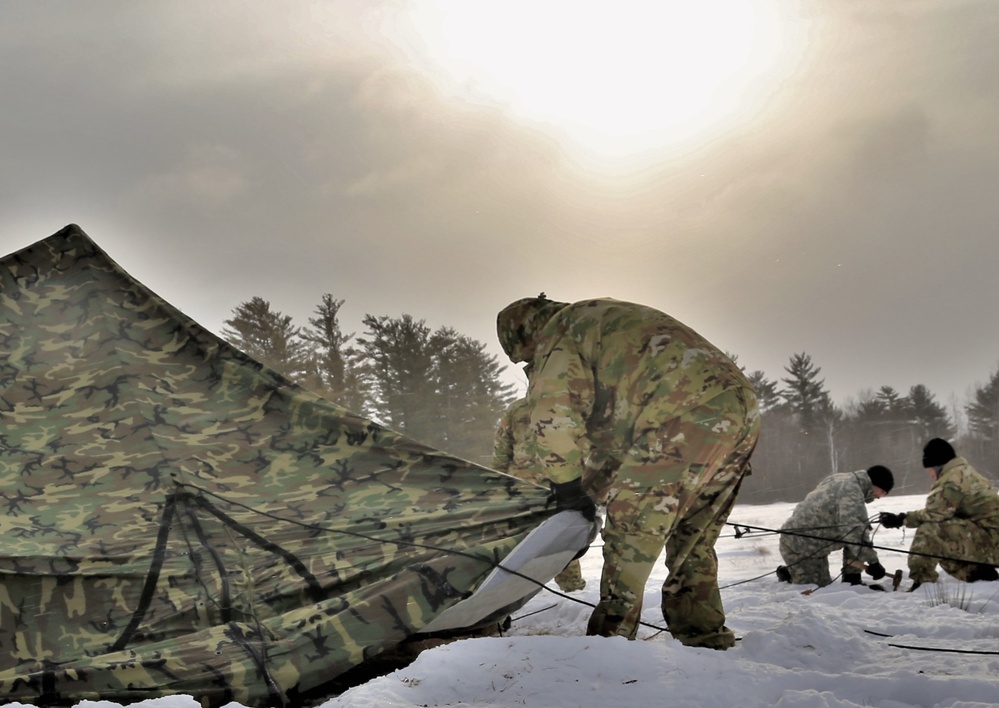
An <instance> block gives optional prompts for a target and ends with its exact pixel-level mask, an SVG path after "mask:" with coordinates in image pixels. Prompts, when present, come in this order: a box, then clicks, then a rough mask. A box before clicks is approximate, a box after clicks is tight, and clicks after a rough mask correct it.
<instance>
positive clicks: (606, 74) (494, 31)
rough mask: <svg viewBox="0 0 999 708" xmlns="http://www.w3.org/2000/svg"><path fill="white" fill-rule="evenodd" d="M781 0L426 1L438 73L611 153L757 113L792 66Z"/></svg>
mask: <svg viewBox="0 0 999 708" xmlns="http://www.w3.org/2000/svg"><path fill="white" fill-rule="evenodd" d="M778 1H779V0H679V1H678V0H615V1H614V2H609V1H604V2H595V1H592V0H505V1H504V2H480V1H477V0H426V1H423V0H417V1H416V3H415V5H414V6H413V7H414V9H413V12H412V15H411V16H410V19H411V21H412V23H413V29H414V30H415V33H416V36H417V37H418V38H419V39H418V44H419V45H420V46H421V47H422V51H421V54H422V58H423V61H425V62H426V63H427V64H426V68H427V70H428V72H429V73H430V74H431V75H432V76H433V77H434V78H435V79H436V80H437V81H438V82H440V83H441V84H442V85H443V86H444V87H445V88H446V89H447V90H449V91H450V92H454V93H460V94H461V95H462V96H463V97H464V98H474V99H479V100H489V101H491V102H493V103H497V104H500V105H503V106H504V107H505V108H506V109H507V110H509V111H510V112H511V113H513V114H514V115H516V116H517V117H518V118H520V119H524V120H527V121H532V122H534V123H538V124H542V125H544V126H545V127H546V128H547V129H549V130H552V131H555V132H557V133H558V134H559V136H560V137H562V138H565V139H569V140H571V141H573V142H575V143H576V144H577V146H578V147H581V148H584V149H586V150H587V151H589V152H591V153H593V154H594V155H595V156H599V157H602V158H611V157H626V158H631V157H634V156H635V155H637V154H640V153H647V152H648V151H649V150H662V149H673V150H676V149H682V148H683V144H684V143H687V142H689V141H691V140H692V139H697V138H699V137H700V138H703V137H704V136H706V135H707V134H708V133H711V132H714V131H717V130H719V129H724V127H725V125H726V124H731V123H732V122H733V121H735V120H736V119H738V118H739V117H740V116H746V117H748V116H751V115H753V114H755V113H756V112H757V111H758V110H759V109H760V106H761V104H762V102H763V101H764V100H765V98H766V95H767V94H768V92H770V91H771V90H772V89H773V88H774V85H775V83H776V82H777V81H778V80H779V78H780V77H779V75H780V74H781V72H780V71H779V69H780V68H781V66H782V65H783V66H787V65H788V64H789V63H791V61H792V60H790V58H789V56H788V54H789V50H790V47H789V45H790V42H789V41H788V40H787V38H786V37H784V32H785V30H784V25H783V22H782V18H781V16H780V12H779V4H778Z"/></svg>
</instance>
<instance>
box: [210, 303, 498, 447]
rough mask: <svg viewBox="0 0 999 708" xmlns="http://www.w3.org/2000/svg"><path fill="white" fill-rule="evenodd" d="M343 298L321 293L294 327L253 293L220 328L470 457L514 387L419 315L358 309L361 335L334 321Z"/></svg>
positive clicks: (493, 362) (300, 374)
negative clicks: (347, 331) (368, 312)
mask: <svg viewBox="0 0 999 708" xmlns="http://www.w3.org/2000/svg"><path fill="white" fill-rule="evenodd" d="M343 303H344V301H343V300H338V299H335V298H334V297H333V296H332V295H330V294H325V295H323V297H322V300H321V302H320V303H319V305H318V306H317V307H316V309H315V311H314V316H313V317H310V318H309V322H308V325H306V326H302V327H299V326H297V325H296V324H295V323H294V322H293V320H292V318H291V317H289V316H287V315H284V314H282V313H281V312H279V311H277V310H274V309H272V308H271V305H270V303H269V302H267V301H266V300H264V299H263V298H260V297H254V298H252V299H251V300H249V301H248V302H244V303H242V304H240V305H239V306H238V307H236V308H235V309H234V310H233V313H232V317H230V318H229V319H227V320H226V321H225V327H224V328H223V330H222V336H223V337H224V338H225V339H226V340H227V341H228V342H229V343H230V344H232V345H233V346H235V347H236V348H238V349H241V350H242V351H243V352H244V353H246V354H248V355H249V356H251V357H253V358H254V359H256V360H257V361H259V362H261V363H262V364H264V365H266V366H268V367H270V368H271V369H274V370H275V371H277V372H279V373H281V374H283V375H284V376H285V377H286V378H288V379H290V380H291V381H294V382H295V383H298V384H300V385H302V386H304V387H306V388H308V389H311V390H312V391H314V392H315V393H317V394H319V395H320V396H323V397H324V398H326V399H327V400H329V401H332V402H333V403H336V404H338V405H340V406H342V407H343V408H345V409H347V410H349V411H350V412H352V413H356V414H358V415H361V416H364V417H366V418H372V419H374V420H377V421H378V422H380V423H382V424H384V425H386V426H387V427H389V428H391V429H393V430H395V431H397V432H399V433H403V434H404V435H407V436H408V437H411V438H413V439H415V440H417V441H419V442H422V443H424V444H427V445H430V446H432V447H435V448H437V449H439V450H444V451H446V452H449V453H451V454H454V455H457V456H459V457H462V458H464V459H467V460H470V461H472V462H477V463H479V464H488V462H489V460H490V459H491V457H492V446H493V434H494V431H495V429H496V425H497V422H498V421H499V419H500V416H501V415H502V413H503V410H504V409H505V408H506V406H507V405H508V403H509V402H510V400H511V399H512V398H513V395H512V392H513V386H512V385H511V384H504V383H503V382H502V381H501V379H500V374H501V373H502V372H503V367H502V366H500V364H499V362H498V360H497V358H496V357H495V356H493V355H490V354H487V353H486V347H485V345H484V344H482V343H480V342H477V341H475V340H474V339H471V338H470V337H466V336H465V335H462V334H459V333H458V332H456V331H455V330H453V329H451V328H449V327H441V328H439V329H437V330H434V331H431V329H430V327H428V326H427V325H426V324H425V323H424V321H423V320H415V319H413V318H412V317H411V316H410V315H405V314H404V315H402V316H401V317H396V318H393V317H387V316H378V317H376V316H374V315H365V316H364V320H363V323H364V326H365V327H366V331H365V332H364V333H363V335H361V336H355V334H354V333H350V334H345V333H344V332H343V331H342V329H341V326H340V317H339V315H340V308H341V307H342V306H343Z"/></svg>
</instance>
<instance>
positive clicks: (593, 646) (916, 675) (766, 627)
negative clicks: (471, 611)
mask: <svg viewBox="0 0 999 708" xmlns="http://www.w3.org/2000/svg"><path fill="white" fill-rule="evenodd" d="M923 501H924V497H922V496H908V497H899V498H892V497H887V498H885V499H881V500H878V501H875V502H873V503H871V504H869V505H868V510H869V511H870V513H871V515H872V516H875V515H876V514H877V513H878V512H880V511H893V512H899V511H907V510H911V509H916V508H920V507H922V505H923ZM792 508H793V504H772V505H767V506H737V507H736V509H735V510H734V511H733V513H732V516H731V518H730V519H729V521H730V523H734V524H740V525H746V526H752V527H761V528H766V529H776V528H778V527H779V526H780V525H781V523H783V521H784V520H785V519H786V518H787V517H788V516H789V515H790V513H791V509H792ZM911 540H912V531H911V530H909V531H905V530H902V529H898V530H888V529H880V530H878V531H877V532H876V534H875V536H874V543H875V545H877V546H884V547H886V548H889V549H899V550H904V549H906V548H907V547H908V545H909V543H910V542H911ZM598 546H599V538H598V540H597V542H596V543H595V545H594V547H593V548H591V549H590V552H589V553H588V554H587V555H586V556H585V557H584V558H583V571H584V574H585V575H586V577H587V587H586V588H585V589H584V590H582V591H579V592H577V593H573V594H572V595H571V596H570V598H571V599H567V598H562V597H558V596H556V595H554V594H552V593H549V592H545V591H543V592H542V593H540V594H539V595H538V596H536V597H535V598H534V599H533V600H531V602H530V603H529V604H528V605H527V606H526V607H524V608H523V609H522V610H520V611H519V612H517V613H516V614H515V616H514V621H513V624H512V626H511V628H510V630H509V632H507V635H506V636H503V637H494V638H486V639H469V640H462V641H458V642H453V643H451V644H447V645H443V646H440V647H437V648H434V649H430V650H427V651H425V652H423V653H422V654H421V655H420V656H419V657H418V658H417V659H416V661H415V662H413V663H412V664H411V665H410V666H408V667H406V668H404V669H401V670H399V671H396V672H394V673H391V674H389V675H386V676H383V677H380V678H377V679H374V680H371V681H369V682H368V683H366V684H364V685H361V686H357V687H355V688H353V689H351V690H349V691H347V692H346V693H344V694H342V695H340V696H339V697H337V698H334V699H331V700H329V701H327V702H326V703H324V704H322V708H346V707H348V706H349V707H351V708H385V707H388V706H392V707H397V708H408V707H413V708H416V707H424V706H450V707H454V708H465V707H467V708H472V707H475V708H478V707H480V706H539V707H544V708H549V707H556V706H567V707H568V706H572V707H576V706H615V707H617V706H624V707H628V706H636V707H638V706H641V707H642V708H646V707H648V706H698V707H701V708H710V707H714V706H717V707H724V708H729V707H731V706H739V707H740V708H755V707H763V706H778V707H780V708H852V707H854V706H880V707H881V708H907V707H909V706H940V707H946V708H971V707H972V706H975V707H981V706H997V705H999V582H991V583H975V584H972V585H969V584H965V583H961V582H958V581H956V580H953V579H951V578H949V577H948V576H945V575H941V578H942V580H941V582H940V583H938V584H936V585H924V586H922V587H920V588H919V589H918V590H917V591H916V592H914V593H907V592H904V590H906V589H907V588H908V587H909V585H910V584H911V583H910V582H909V580H908V578H907V577H906V578H905V580H903V584H902V587H901V589H900V591H898V592H892V590H891V579H890V577H889V578H885V579H884V580H882V581H881V582H880V584H883V585H884V586H885V588H886V591H885V592H877V591H874V590H871V589H869V588H867V587H850V586H848V585H844V584H842V583H840V582H838V581H837V582H836V583H834V584H833V585H831V586H829V587H826V588H822V589H819V590H816V591H815V592H814V593H811V594H808V595H803V594H802V590H805V589H808V588H809V587H811V586H790V585H787V584H783V583H778V582H777V580H776V577H775V576H774V574H773V571H774V569H775V568H776V567H777V565H778V564H779V563H780V554H779V552H778V550H777V536H776V535H775V534H767V533H762V532H759V531H753V532H751V533H749V534H745V535H743V536H742V537H741V538H736V537H735V529H734V528H732V527H731V526H729V527H727V528H726V531H725V532H724V533H723V537H722V539H721V540H720V541H719V543H718V547H717V550H718V556H719V565H720V575H719V579H720V584H721V586H722V595H723V598H724V601H725V608H726V611H727V613H728V625H729V626H730V627H731V628H732V629H733V630H734V631H735V632H736V635H737V636H738V637H739V638H740V639H739V642H738V644H737V645H736V647H735V648H733V649H730V650H729V651H726V652H718V651H712V650H709V649H696V648H689V647H684V646H683V645H681V644H679V643H678V642H676V641H674V640H673V639H672V638H671V637H670V636H669V634H667V633H665V632H661V631H658V630H657V629H655V628H656V627H661V626H662V624H663V621H662V615H661V613H660V610H659V587H660V586H661V585H662V582H663V580H664V579H665V569H664V568H662V567H661V566H660V568H659V569H658V570H657V571H656V572H655V573H654V574H653V577H652V578H651V579H650V581H649V584H648V586H647V588H646V596H645V611H644V614H643V621H644V622H645V623H647V624H648V625H652V626H651V627H643V628H642V629H641V630H640V632H639V639H638V640H637V641H634V642H628V641H626V640H624V639H619V638H613V639H606V638H594V637H586V636H584V630H585V625H586V620H587V618H588V616H589V613H590V606H589V605H588V604H584V603H594V602H596V599H597V588H598V584H599V578H600V567H601V551H600V549H599V547H598ZM879 555H880V557H881V562H882V564H883V565H884V566H885V567H886V568H887V569H888V572H889V574H890V573H892V572H893V571H894V570H895V569H897V568H902V569H903V570H904V569H905V555H904V554H903V553H901V552H893V551H891V550H879ZM840 557H841V556H840V554H839V552H837V553H834V554H833V556H832V559H833V562H832V563H831V566H832V571H833V575H834V576H835V575H836V574H837V573H838V572H839V565H840V563H839V561H840ZM864 579H865V582H868V583H869V582H872V581H871V579H870V578H869V577H867V576H866V575H865V576H864ZM552 587H554V585H552ZM577 600H578V601H577ZM12 705H14V706H17V705H19V704H12ZM116 705H117V704H114V703H110V702H104V701H101V702H89V701H85V702H82V703H79V704H78V707H79V708H115V706H116ZM133 705H137V706H141V707H142V708H154V707H155V708H195V707H196V705H197V704H196V703H195V702H194V701H193V699H191V698H190V697H174V698H164V699H157V700H147V701H143V702H141V703H138V704H133ZM231 708H237V704H231Z"/></svg>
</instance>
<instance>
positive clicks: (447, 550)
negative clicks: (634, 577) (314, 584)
mask: <svg viewBox="0 0 999 708" xmlns="http://www.w3.org/2000/svg"><path fill="white" fill-rule="evenodd" d="M181 486H185V487H190V488H191V489H196V490H198V491H199V492H202V493H203V494H207V495H209V496H213V497H215V498H216V499H220V500H221V501H223V502H225V503H227V504H232V505H233V506H237V507H240V508H241V509H245V510H246V511H249V512H251V513H254V514H259V515H260V516H265V517H267V518H269V519H273V520H274V521H281V522H284V523H288V524H293V525H295V526H300V527H302V528H306V529H310V530H312V531H322V532H325V533H335V534H341V535H344V536H352V537H354V538H361V539H364V540H366V541H371V542H373V543H380V544H381V543H391V544H394V545H396V546H406V547H409V548H422V549H424V550H429V551H437V552H439V553H448V554H453V555H457V556H461V557H463V558H468V559H471V560H475V561H478V562H480V563H485V564H486V565H488V566H489V567H490V568H499V569H500V570H503V571H505V572H507V573H509V574H510V575H513V576H516V577H518V578H521V579H523V580H526V581H528V582H530V583H533V584H534V585H537V586H538V587H539V588H541V589H543V590H547V591H548V592H550V593H551V594H552V595H555V596H557V597H561V598H564V599H566V600H569V601H571V602H575V603H578V604H580V605H585V606H586V607H589V608H591V609H596V605H595V604H593V603H592V602H587V601H586V600H583V599H581V598H578V597H572V596H571V595H567V594H566V593H564V592H561V591H559V590H555V589H553V588H550V587H548V586H547V585H545V584H544V583H542V582H539V581H538V580H537V579H536V578H532V577H531V576H529V575H525V574H524V573H521V572H519V571H516V570H513V569H512V568H507V567H506V566H504V565H503V564H502V563H499V562H497V561H495V560H493V559H492V558H487V557H484V556H479V555H476V554H474V553H469V552H467V551H462V550H458V549H454V548H443V547H442V546H435V545H433V544H429V543H418V542H416V541H402V540H398V539H390V538H389V539H386V538H378V537H375V536H370V535H368V534H364V533H360V532H358V531H347V530H346V529H331V528H328V527H326V526H322V525H319V524H310V523H306V522H304V521H298V520H296V519H288V518H285V517H283V516H279V515H278V514H273V513H271V512H268V511H260V510H259V509H254V508H253V507H251V506H249V505H247V504H243V503H242V502H238V501H235V500H232V499H226V498H225V497H223V496H222V495H220V494H216V493H215V492H211V491H209V490H207V489H203V488H201V487H198V486H195V485H193V484H187V483H183V484H182V485H181ZM638 624H640V625H642V626H645V627H649V628H650V629H655V630H657V631H660V632H667V631H669V630H667V629H666V628H665V627H660V626H658V625H654V624H649V623H648V622H644V621H642V620H639V621H638Z"/></svg>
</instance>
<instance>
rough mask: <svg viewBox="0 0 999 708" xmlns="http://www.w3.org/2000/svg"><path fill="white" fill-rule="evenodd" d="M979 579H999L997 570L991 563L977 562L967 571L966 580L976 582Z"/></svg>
mask: <svg viewBox="0 0 999 708" xmlns="http://www.w3.org/2000/svg"><path fill="white" fill-rule="evenodd" d="M979 580H986V581H989V580H999V572H997V571H996V569H995V568H994V567H993V566H991V565H986V564H984V563H979V564H977V565H976V566H975V567H974V568H972V569H971V572H970V573H968V582H969V583H976V582H978V581H979Z"/></svg>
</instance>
